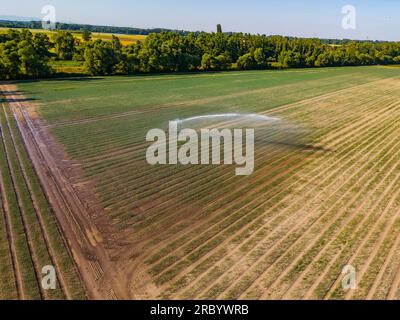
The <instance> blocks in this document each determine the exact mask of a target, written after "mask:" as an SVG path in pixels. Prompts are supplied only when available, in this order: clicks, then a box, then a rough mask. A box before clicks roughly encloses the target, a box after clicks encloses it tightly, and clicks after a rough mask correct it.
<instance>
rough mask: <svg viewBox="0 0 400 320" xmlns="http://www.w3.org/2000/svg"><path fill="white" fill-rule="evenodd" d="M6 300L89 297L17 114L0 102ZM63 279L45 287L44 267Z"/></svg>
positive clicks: (1, 292)
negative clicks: (16, 120)
mask: <svg viewBox="0 0 400 320" xmlns="http://www.w3.org/2000/svg"><path fill="white" fill-rule="evenodd" d="M0 128H1V137H2V139H1V143H0V173H1V174H0V187H1V188H0V189H1V196H0V212H1V219H0V239H1V241H0V245H1V247H0V252H1V273H0V280H1V281H0V299H57V300H58V299H79V298H84V297H85V290H84V289H83V287H82V284H81V281H80V278H79V276H78V273H77V270H76V268H75V265H74V263H73V260H72V257H71V256H70V254H69V250H68V249H67V247H66V244H65V242H64V240H63V237H62V235H61V234H60V231H59V227H58V226H57V223H56V220H55V217H54V215H53V212H52V210H51V208H50V206H49V204H48V201H47V199H46V197H45V195H44V193H43V191H42V188H41V185H40V182H39V180H38V177H37V176H36V174H35V171H34V169H33V167H32V165H31V163H30V159H29V157H28V154H27V152H26V150H25V148H24V145H23V142H22V138H21V136H20V134H19V131H18V128H17V124H16V122H15V120H14V119H13V114H12V112H11V110H10V109H9V107H8V105H7V104H6V103H3V102H1V104H0ZM45 266H53V267H54V268H55V270H56V275H57V279H58V282H57V284H56V289H55V290H45V289H44V288H43V287H42V285H41V281H42V278H43V277H44V274H43V273H42V268H43V267H45Z"/></svg>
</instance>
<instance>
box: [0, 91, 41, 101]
mask: <svg viewBox="0 0 400 320" xmlns="http://www.w3.org/2000/svg"><path fill="white" fill-rule="evenodd" d="M1 95H2V96H3V97H2V98H1V102H7V100H8V99H7V98H8V97H11V96H14V98H12V101H13V102H28V101H35V100H36V99H35V98H27V97H25V96H24V95H23V93H22V92H21V91H16V90H13V91H5V92H2V93H1ZM15 97H16V98H15Z"/></svg>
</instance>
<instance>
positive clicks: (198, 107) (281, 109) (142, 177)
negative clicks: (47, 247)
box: [0, 66, 400, 299]
mask: <svg viewBox="0 0 400 320" xmlns="http://www.w3.org/2000/svg"><path fill="white" fill-rule="evenodd" d="M2 89H3V91H4V92H9V93H10V92H11V93H10V94H9V95H10V96H11V97H10V98H9V99H8V101H9V103H10V107H11V110H14V112H15V113H16V115H15V116H16V119H17V121H19V122H20V121H22V122H24V121H25V122H26V123H27V124H28V125H27V126H22V127H21V128H20V129H21V131H22V132H25V135H26V134H27V133H29V132H31V133H34V135H33V136H34V138H33V139H34V140H36V142H37V145H38V146H40V150H41V152H42V153H43V154H45V155H46V159H47V160H46V161H47V162H46V161H45V162H46V163H44V162H43V163H42V166H49V168H50V169H49V172H50V176H51V177H52V178H53V180H54V181H55V182H57V183H60V186H62V188H59V189H60V190H59V194H60V195H61V196H62V195H63V197H64V198H67V199H64V201H65V208H66V207H68V208H69V209H68V210H69V214H70V217H72V218H73V219H77V220H78V222H77V223H76V224H74V223H73V222H71V221H72V220H65V221H60V219H62V216H63V215H60V214H57V212H58V211H59V210H58V209H60V210H61V211H62V210H66V209H65V208H64V207H61V206H60V207H59V208H58V209H57V207H56V208H55V209H54V210H55V211H56V212H55V215H56V216H57V218H58V220H59V222H60V224H61V226H62V229H63V230H64V232H65V231H66V232H67V233H68V235H69V236H68V238H69V239H70V243H69V244H70V247H71V248H72V249H71V250H72V251H73V252H74V258H75V260H76V261H78V266H79V269H80V271H81V273H82V276H83V278H84V280H85V282H86V283H87V282H88V281H89V282H90V283H91V284H94V285H93V286H91V285H90V286H87V287H88V291H89V292H88V294H89V297H93V296H96V297H99V296H100V297H103V298H104V297H106V298H121V299H154V298H163V299H177V298H181V299H372V298H376V299H400V141H399V139H398V137H399V135H400V73H399V69H398V68H387V67H379V66H374V67H346V68H324V69H291V70H284V71H248V72H221V73H218V72H216V73H197V74H185V75H183V74H174V75H168V74H165V75H151V76H126V77H117V76H116V77H90V78H70V79H68V78H65V79H58V80H57V79H56V80H42V81H26V82H18V83H16V84H15V85H9V86H3V88H2ZM12 92H13V93H12ZM21 97H24V99H21ZM221 113H251V114H255V113H257V114H260V115H266V116H271V117H275V118H279V119H280V121H279V122H278V123H277V124H274V125H273V126H272V125H271V126H269V125H268V124H266V125H265V126H261V127H260V126H257V128H256V145H255V146H256V150H255V155H256V159H255V166H256V167H255V171H254V173H253V174H252V175H250V176H247V177H243V176H235V174H234V168H233V167H232V166H229V165H220V166H207V165H205V166H197V165H189V166H183V165H172V166H170V165H166V166H165V165H164V166H163V165H156V166H151V165H149V164H148V163H147V162H146V159H145V154H146V149H147V147H148V145H149V144H148V143H146V140H145V137H146V133H147V132H148V130H150V129H153V128H166V127H167V125H168V121H172V120H176V119H186V118H191V117H194V116H201V115H210V114H211V115H213V114H221ZM1 115H2V130H3V132H4V129H3V127H6V129H7V128H8V127H7V126H5V124H6V121H10V120H7V117H6V116H7V115H8V119H11V118H12V115H11V114H10V111H8V112H7V109H5V111H3V113H2V114H1ZM3 122H4V124H3ZM10 127H11V128H10V129H8V130H9V131H7V132H10V134H12V133H13V127H12V126H10ZM10 130H11V131H10ZM14 135H15V136H17V132H16V131H15V132H14ZM8 140H10V139H8ZM28 140H29V139H28ZM3 141H5V143H4V144H5V147H6V148H7V146H8V148H9V149H12V147H13V146H15V148H17V147H18V144H17V145H16V144H15V142H9V143H8V144H7V134H4V133H3ZM13 143H14V144H13ZM21 148H22V147H21ZM28 150H29V151H30V152H29V154H30V156H31V158H33V159H35V154H36V152H37V150H36V151H35V150H33V148H30V147H29V143H28ZM20 151H21V153H22V150H20ZM10 153H11V154H12V151H9V150H8V151H7V154H10ZM14 153H15V151H14ZM1 154H3V153H1ZM17 160H18V159H17ZM9 161H10V160H9ZM19 161H20V162H19V163H21V162H22V163H24V162H23V161H22V160H19ZM33 162H34V163H36V162H35V161H34V160H33ZM38 163H40V162H38ZM35 167H37V166H35ZM1 168H9V170H11V171H12V169H13V168H14V167H12V166H7V165H6V163H5V162H4V161H3V162H2V167H1ZM3 170H4V169H3ZM26 170H28V169H26ZM14 171H17V172H21V170H20V171H18V170H15V168H14ZM2 172H4V173H3V176H7V174H6V173H7V172H8V171H7V170H6V171H2ZM22 172H24V171H22ZM39 176H41V177H43V179H45V176H46V175H44V174H41V173H40V172H39ZM23 178H24V177H22V178H20V179H19V180H16V181H20V180H21V181H22V182H21V187H19V189H18V190H15V189H14V191H13V192H14V193H13V194H17V195H19V194H24V193H23V188H24V187H23V185H24V183H23V182H24V181H26V180H23ZM16 179H17V177H16ZM3 180H4V182H3V184H4V185H5V188H4V190H7V189H6V188H7V185H8V188H10V187H9V184H7V180H6V179H5V178H4V177H3ZM25 186H26V188H28V190H29V184H28V185H26V184H25ZM47 187H49V186H47ZM2 189H3V188H2ZM34 189H35V188H34ZM44 189H46V190H48V188H46V183H44ZM50 189H51V188H50ZM35 190H36V189H35ZM28 195H29V193H28ZM56 198H57V196H56V195H55V196H54V198H50V202H51V203H52V204H53V201H51V199H53V200H54V199H56ZM28 200H29V199H28ZM27 202H28V203H29V201H27ZM54 202H57V201H55V200H54ZM31 204H32V203H31ZM3 207H4V206H3ZM16 216H17V218H18V217H20V216H23V214H20V215H18V214H16ZM2 217H6V218H7V219H8V220H10V219H11V213H10V212H8V213H7V214H6V215H2ZM29 217H30V216H29ZM18 219H19V218H18ZM24 219H25V218H24ZM26 219H28V216H27V217H26ZM79 219H81V220H79ZM18 221H19V220H18ZM40 222H41V221H39V222H37V223H38V224H39V227H40ZM22 223H23V221H20V222H19V225H20V224H22ZM2 225H3V231H1V229H0V235H2V236H3V239H5V238H7V235H9V233H10V231H7V228H8V229H11V226H10V222H8V223H7V221H6V222H2ZM19 225H18V224H17V225H16V226H15V227H18V226H19ZM29 226H32V227H34V226H35V224H29ZM22 228H23V227H22ZM70 229H72V230H70ZM78 229H79V230H78ZM76 230H78V231H79V232H78V231H76ZM27 231H29V230H24V232H22V231H21V230H20V231H18V230H15V234H21V233H22V234H26V236H25V237H28V236H29V237H30V236H31V235H30V233H29V232H27ZM75 231H76V232H75ZM49 232H50V231H49ZM32 233H33V231H32ZM74 234H75V236H76V239H77V240H76V241H75V240H74V239H75V236H74ZM80 238H84V239H85V241H84V247H85V250H82V249H81V247H82V246H80V245H78V243H79V241H78V239H80ZM8 239H9V240H12V239H13V237H10V236H8ZM24 239H25V238H24ZM37 242H38V244H39V243H41V242H40V241H39V240H38V241H37ZM1 243H2V244H3V243H10V241H8V242H7V241H1ZM35 243H36V242H34V241H33V240H32V241H28V242H26V241H25V245H24V247H23V248H22V249H21V252H20V255H21V257H22V258H23V257H25V258H26V257H32V259H31V260H29V261H28V262H29V263H26V264H24V263H22V262H21V266H23V267H24V268H25V266H26V267H27V268H30V269H31V270H32V269H35V265H36V264H37V262H36V261H38V260H39V258H40V257H39V256H37V257H36V258H35V255H32V253H31V254H30V253H29V252H31V251H34V250H33V249H35V248H30V246H32V247H33V245H34V244H35ZM46 243H49V244H52V242H51V241H48V242H46ZM12 245H13V242H12V241H11V245H10V246H9V247H12ZM9 247H7V246H5V247H3V248H1V249H2V251H4V252H6V253H8V257H9V258H8V261H9V262H8V264H7V265H8V266H12V265H13V261H14V262H15V261H16V258H18V257H15V253H14V251H13V250H8V249H9ZM39 250H40V249H39V248H38V249H37V251H39ZM53 251H54V252H59V251H58V250H53ZM60 252H64V251H60ZM88 252H90V254H88ZM5 256H6V255H5ZM22 258H21V259H22ZM17 262H18V264H17V265H20V263H19V261H17ZM14 264H15V263H14ZM86 265H87V266H88V267H87V268H86V267H83V266H86ZM89 265H90V266H89ZM347 265H351V266H354V268H355V269H356V270H357V281H358V282H357V289H356V290H350V291H345V290H343V288H342V269H343V267H345V266H347ZM2 268H4V267H3V264H2ZM21 268H22V267H21ZM6 269H7V270H9V272H11V273H12V268H11V267H8V268H6ZM10 270H11V271H10ZM88 270H89V271H88ZM30 274H31V275H32V273H30ZM32 282H34V281H32ZM96 284H97V291H96V292H94V291H93V292H91V288H92V287H96ZM12 285H13V283H10V284H8V285H7V286H8V289H7V290H6V291H4V292H10V294H12V292H14V290H13V289H12ZM103 287H104V288H103Z"/></svg>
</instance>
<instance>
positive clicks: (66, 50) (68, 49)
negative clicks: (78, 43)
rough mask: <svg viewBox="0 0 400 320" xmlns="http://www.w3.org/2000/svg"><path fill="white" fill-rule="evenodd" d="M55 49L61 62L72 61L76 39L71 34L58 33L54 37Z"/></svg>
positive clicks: (65, 32)
mask: <svg viewBox="0 0 400 320" xmlns="http://www.w3.org/2000/svg"><path fill="white" fill-rule="evenodd" d="M53 42H54V48H55V52H56V55H57V57H58V58H59V59H60V60H71V59H72V57H73V55H74V52H75V39H74V36H73V35H72V33H71V32H68V31H57V32H56V33H55V34H54V36H53Z"/></svg>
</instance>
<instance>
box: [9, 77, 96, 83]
mask: <svg viewBox="0 0 400 320" xmlns="http://www.w3.org/2000/svg"><path fill="white" fill-rule="evenodd" d="M100 80H104V78H103V77H86V76H85V77H82V76H79V77H78V76H77V77H74V76H71V75H68V77H60V78H48V79H27V80H19V81H12V82H9V83H11V84H18V83H37V82H47V81H51V82H54V81H56V82H57V81H60V82H61V81H74V82H88V81H91V82H93V81H100Z"/></svg>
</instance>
